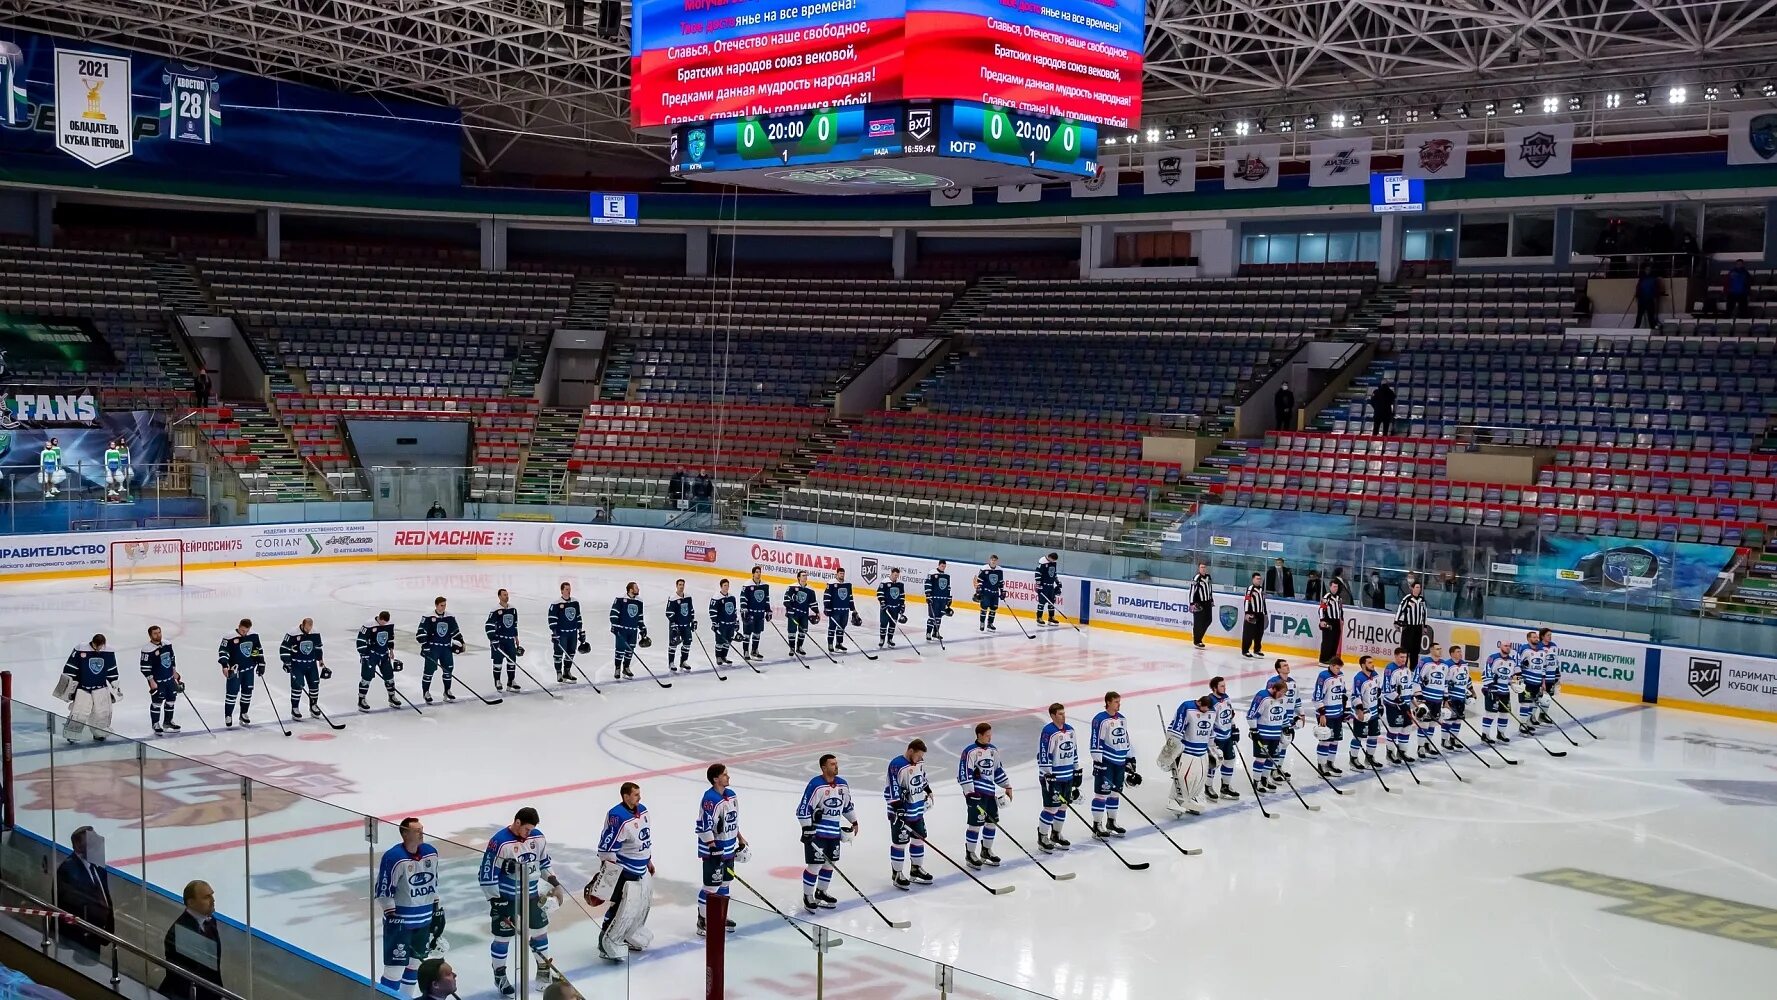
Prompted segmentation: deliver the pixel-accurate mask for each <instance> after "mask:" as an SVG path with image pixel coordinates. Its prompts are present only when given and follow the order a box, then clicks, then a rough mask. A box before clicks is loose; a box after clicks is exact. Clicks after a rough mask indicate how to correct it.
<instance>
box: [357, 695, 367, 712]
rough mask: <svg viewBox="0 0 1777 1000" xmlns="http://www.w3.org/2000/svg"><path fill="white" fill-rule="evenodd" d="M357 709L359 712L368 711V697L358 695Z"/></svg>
mask: <svg viewBox="0 0 1777 1000" xmlns="http://www.w3.org/2000/svg"><path fill="white" fill-rule="evenodd" d="M358 711H360V712H368V711H370V700H369V699H368V698H365V697H364V696H363V695H359V696H358Z"/></svg>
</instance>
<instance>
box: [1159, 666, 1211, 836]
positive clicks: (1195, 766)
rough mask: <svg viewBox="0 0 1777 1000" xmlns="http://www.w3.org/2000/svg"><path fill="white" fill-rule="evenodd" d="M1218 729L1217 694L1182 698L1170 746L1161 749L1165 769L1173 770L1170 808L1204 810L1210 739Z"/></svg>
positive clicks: (1196, 813) (1174, 717)
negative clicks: (1194, 698) (1191, 699)
mask: <svg viewBox="0 0 1777 1000" xmlns="http://www.w3.org/2000/svg"><path fill="white" fill-rule="evenodd" d="M1214 733H1215V698H1214V697H1213V696H1212V695H1207V694H1206V695H1200V696H1199V697H1198V698H1197V700H1195V701H1190V700H1186V701H1181V702H1179V706H1178V709H1177V711H1175V712H1173V713H1172V724H1171V725H1169V726H1167V727H1166V746H1165V748H1164V749H1162V750H1161V751H1160V760H1159V764H1160V767H1161V769H1162V770H1165V771H1170V772H1171V773H1172V796H1171V798H1169V799H1168V800H1167V802H1166V808H1168V809H1170V810H1172V811H1173V812H1174V813H1176V814H1179V815H1183V814H1185V813H1190V814H1191V815H1193V816H1200V815H1202V814H1203V806H1204V800H1203V786H1204V782H1205V781H1207V780H1208V774H1209V741H1210V738H1211V736H1213V735H1214Z"/></svg>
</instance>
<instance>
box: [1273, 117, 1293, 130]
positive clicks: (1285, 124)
mask: <svg viewBox="0 0 1777 1000" xmlns="http://www.w3.org/2000/svg"><path fill="white" fill-rule="evenodd" d="M1295 127H1296V120H1295V119H1294V118H1279V119H1278V120H1277V130H1278V131H1279V132H1289V131H1291V130H1293V129H1294V128H1295Z"/></svg>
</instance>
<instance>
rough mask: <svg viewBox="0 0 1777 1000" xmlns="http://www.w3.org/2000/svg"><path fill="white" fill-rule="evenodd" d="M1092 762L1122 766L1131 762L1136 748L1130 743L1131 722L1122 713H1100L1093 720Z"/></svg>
mask: <svg viewBox="0 0 1777 1000" xmlns="http://www.w3.org/2000/svg"><path fill="white" fill-rule="evenodd" d="M1091 750H1092V762H1093V763H1094V764H1121V763H1124V762H1125V761H1127V760H1129V755H1130V754H1131V753H1133V752H1134V747H1133V746H1131V744H1130V742H1129V720H1128V719H1125V718H1124V717H1123V713H1122V712H1118V713H1116V714H1114V715H1113V714H1112V713H1110V712H1100V713H1098V714H1097V715H1096V716H1094V717H1093V719H1092V743H1091Z"/></svg>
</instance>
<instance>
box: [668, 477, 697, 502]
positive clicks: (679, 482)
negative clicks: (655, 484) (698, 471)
mask: <svg viewBox="0 0 1777 1000" xmlns="http://www.w3.org/2000/svg"><path fill="white" fill-rule="evenodd" d="M666 496H667V499H669V500H671V501H672V502H673V506H674V507H677V506H678V505H679V501H681V500H689V499H691V498H690V497H689V496H687V495H686V493H685V470H684V469H675V470H674V471H673V474H672V475H671V476H670V477H669V478H668V479H667V481H666Z"/></svg>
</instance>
